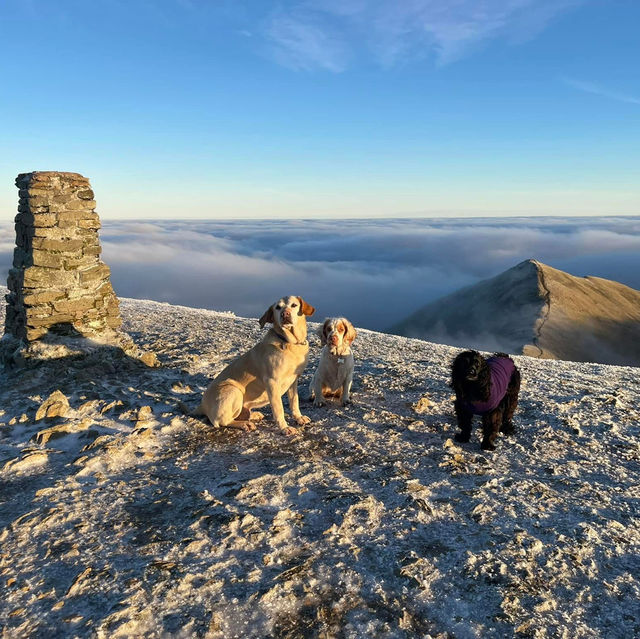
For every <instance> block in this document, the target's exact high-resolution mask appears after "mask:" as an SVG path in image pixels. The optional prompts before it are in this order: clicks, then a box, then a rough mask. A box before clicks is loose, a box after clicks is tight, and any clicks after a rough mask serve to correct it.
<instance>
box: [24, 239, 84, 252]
mask: <svg viewBox="0 0 640 639" xmlns="http://www.w3.org/2000/svg"><path fill="white" fill-rule="evenodd" d="M33 248H37V249H42V250H45V251H62V252H70V251H78V250H82V240H72V239H64V240H52V239H49V238H47V237H42V238H40V237H34V238H33Z"/></svg>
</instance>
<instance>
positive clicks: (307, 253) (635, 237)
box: [0, 217, 640, 329]
mask: <svg viewBox="0 0 640 639" xmlns="http://www.w3.org/2000/svg"><path fill="white" fill-rule="evenodd" d="M101 240H102V244H103V259H104V260H105V262H106V263H107V264H109V266H110V267H111V270H112V280H113V284H114V287H115V289H116V292H117V293H118V295H120V296H122V297H136V298H146V299H154V300H159V301H167V302H171V303H174V304H182V305H186V306H194V307H200V308H210V309H218V310H231V311H234V312H235V313H237V314H238V315H242V316H247V317H259V316H260V315H261V314H262V312H263V311H264V310H265V309H266V307H267V306H269V304H271V303H272V302H273V301H275V300H276V299H277V298H279V297H280V296H282V295H287V294H295V295H301V296H302V297H304V298H305V299H307V301H309V302H310V303H311V304H313V305H314V306H315V307H316V308H317V317H318V318H319V319H322V318H324V317H325V316H331V315H346V316H347V317H349V318H350V319H352V320H353V321H354V322H355V323H356V324H357V325H358V326H362V327H366V328H371V329H385V328H387V327H389V326H390V325H391V324H393V323H395V322H397V321H400V320H402V319H404V318H405V317H406V316H407V315H409V314H410V313H412V312H413V311H415V310H417V309H418V308H420V307H421V306H423V305H424V304H426V303H427V302H430V301H432V300H434V299H436V298H438V297H440V296H442V295H445V294H448V293H450V292H453V291H454V290H456V289H458V288H460V287H462V286H467V285H469V284H473V283H475V282H477V281H479V280H481V279H484V278H487V277H492V276H493V275H496V274H498V273H500V272H501V271H503V270H506V269H508V268H510V267H512V266H514V265H515V264H517V263H519V262H521V261H522V260H524V259H527V258H530V257H533V258H536V259H538V260H540V261H542V262H544V263H546V264H549V265H550V266H553V267H555V268H559V269H562V270H566V271H568V272H570V273H572V274H574V275H596V276H600V277H605V278H608V279H614V280H617V281H620V282H622V283H624V284H627V285H628V286H631V287H633V288H636V289H640V218H637V217H624V218H623V217H621V218H570V219H568V220H564V219H560V218H512V219H506V218H485V219H414V220H347V221H334V220H297V221H294V220H286V221H267V220H247V221H235V222H230V221H205V222H200V221H193V222H183V221H180V222H171V221H166V222H165V221H162V222H154V223H148V222H115V221H106V222H104V225H103V229H102V231H101ZM13 242H14V234H13V228H12V227H11V226H9V225H4V226H3V227H1V228H0V267H1V268H2V278H3V281H6V273H7V270H8V268H9V266H10V262H11V254H12V251H13Z"/></svg>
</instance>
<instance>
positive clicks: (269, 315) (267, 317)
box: [260, 306, 274, 328]
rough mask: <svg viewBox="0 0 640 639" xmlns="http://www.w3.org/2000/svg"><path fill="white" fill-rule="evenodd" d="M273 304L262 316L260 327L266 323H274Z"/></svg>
mask: <svg viewBox="0 0 640 639" xmlns="http://www.w3.org/2000/svg"><path fill="white" fill-rule="evenodd" d="M273 320H274V317H273V306H270V307H269V308H268V309H267V310H266V311H265V312H264V314H263V315H262V317H261V318H260V328H264V325H265V324H273Z"/></svg>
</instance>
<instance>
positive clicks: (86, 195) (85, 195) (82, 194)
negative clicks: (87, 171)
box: [77, 189, 94, 200]
mask: <svg viewBox="0 0 640 639" xmlns="http://www.w3.org/2000/svg"><path fill="white" fill-rule="evenodd" d="M77 196H78V197H79V198H80V199H81V200H93V198H94V194H93V191H92V190H91V189H84V190H83V191H78V193H77Z"/></svg>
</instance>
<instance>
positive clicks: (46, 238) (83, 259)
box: [5, 171, 122, 342]
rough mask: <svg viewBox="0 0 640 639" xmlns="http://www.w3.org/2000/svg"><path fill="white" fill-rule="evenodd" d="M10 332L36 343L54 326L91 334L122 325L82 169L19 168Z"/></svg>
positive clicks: (10, 282) (9, 297) (9, 298)
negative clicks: (70, 171) (22, 170)
mask: <svg viewBox="0 0 640 639" xmlns="http://www.w3.org/2000/svg"><path fill="white" fill-rule="evenodd" d="M16 186H17V187H18V189H19V190H20V204H19V206H18V215H17V216H16V244H17V246H16V249H15V251H14V258H13V268H12V269H11V270H10V271H9V278H8V282H7V286H8V288H9V291H10V292H9V295H7V315H6V323H5V332H7V333H10V334H12V335H14V336H15V337H17V338H19V339H22V340H26V341H28V342H31V341H33V340H36V339H38V338H40V337H42V336H43V335H45V334H46V333H47V332H48V331H49V329H50V328H51V327H54V326H55V327H63V326H64V325H70V326H72V327H73V328H74V329H75V330H76V331H78V333H81V334H83V335H93V334H95V333H100V332H102V331H104V330H105V329H106V328H118V327H119V326H120V325H121V324H122V319H121V318H120V308H119V303H118V298H117V297H116V295H115V293H114V292H113V288H112V286H111V281H110V277H109V275H110V270H109V267H108V266H107V265H106V264H105V263H104V262H102V261H101V260H100V252H101V248H100V241H99V239H98V229H99V228H100V220H99V218H98V214H97V213H96V212H95V208H96V203H95V200H94V199H93V191H92V190H91V186H90V184H89V180H88V179H87V178H85V177H83V176H82V175H80V174H78V173H59V172H54V171H43V172H39V171H36V172H33V173H22V174H20V175H19V176H18V177H17V179H16Z"/></svg>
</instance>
